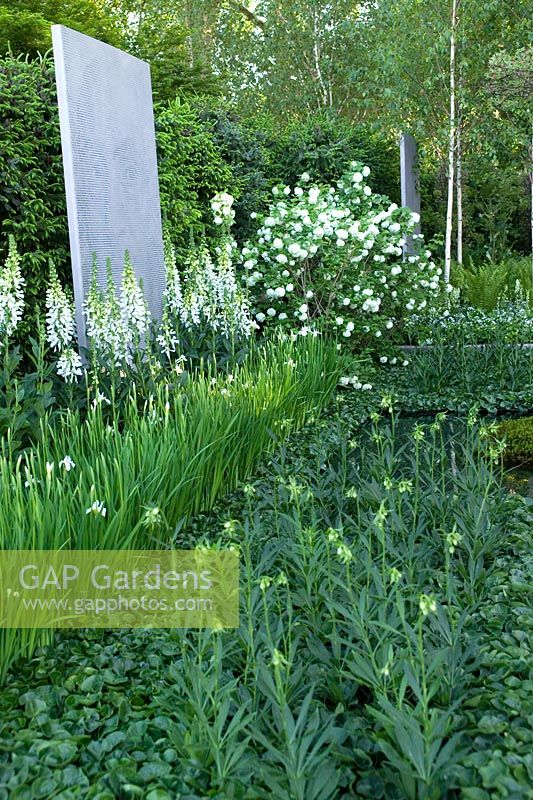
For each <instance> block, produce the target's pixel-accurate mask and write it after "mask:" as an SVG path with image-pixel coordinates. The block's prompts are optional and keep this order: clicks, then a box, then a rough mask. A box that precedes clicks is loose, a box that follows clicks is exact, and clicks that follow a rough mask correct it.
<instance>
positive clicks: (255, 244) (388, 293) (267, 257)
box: [240, 162, 441, 352]
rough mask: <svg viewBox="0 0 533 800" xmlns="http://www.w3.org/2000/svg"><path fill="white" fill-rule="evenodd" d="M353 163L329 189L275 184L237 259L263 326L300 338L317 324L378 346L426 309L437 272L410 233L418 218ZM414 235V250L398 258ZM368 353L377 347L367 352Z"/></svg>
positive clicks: (343, 336) (305, 181)
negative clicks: (377, 191)
mask: <svg viewBox="0 0 533 800" xmlns="http://www.w3.org/2000/svg"><path fill="white" fill-rule="evenodd" d="M369 174H370V170H369V168H368V167H365V166H363V165H361V164H359V163H357V162H353V163H352V164H351V170H350V172H349V173H347V174H346V175H344V177H343V178H341V180H339V181H338V182H337V184H336V186H318V185H310V184H309V182H308V181H309V176H308V175H304V176H302V180H301V183H302V184H303V185H301V186H295V187H294V188H291V187H289V186H277V187H274V189H273V190H272V191H273V195H274V200H273V202H272V205H271V206H270V208H269V210H268V213H267V214H265V215H264V216H262V217H261V218H258V229H257V234H256V236H255V238H254V239H253V240H252V241H249V242H247V243H246V245H245V246H244V247H243V248H242V250H241V252H240V264H241V266H242V272H243V280H244V283H245V285H246V286H247V287H248V289H249V291H250V293H251V298H252V300H251V302H252V311H253V313H254V316H255V319H256V320H257V322H258V323H260V325H261V326H264V327H268V326H272V325H282V326H283V327H285V328H286V329H288V330H289V331H291V332H292V333H293V335H296V334H300V335H306V334H307V333H309V332H310V331H313V330H314V328H315V327H316V326H317V325H318V326H319V327H320V329H321V330H329V331H333V332H335V333H336V334H337V335H338V336H339V337H340V339H341V341H346V342H354V340H357V345H358V346H368V345H371V346H372V345H377V346H378V352H379V350H383V349H384V345H383V344H382V342H383V340H385V339H388V338H390V336H391V332H393V331H394V330H395V329H397V328H398V326H399V325H400V324H401V323H402V322H403V320H404V319H405V318H406V317H407V316H409V315H410V314H411V313H413V312H418V311H421V310H422V309H424V308H425V307H426V306H428V305H429V304H431V303H432V301H433V298H434V297H436V296H437V294H438V292H439V276H440V274H441V270H440V269H439V268H438V267H437V266H436V264H435V263H434V262H433V261H432V259H431V254H430V252H429V251H428V250H423V248H422V238H423V237H422V236H421V235H417V234H414V233H413V229H414V227H415V225H416V223H417V222H418V216H417V215H415V214H412V213H411V211H410V210H409V209H406V208H399V207H398V206H397V205H396V204H395V203H390V201H389V200H388V199H387V198H386V197H384V196H382V195H373V193H372V190H371V188H370V186H369V185H368V184H367V183H366V181H365V179H366V178H368V176H369ZM410 235H412V237H413V240H414V247H415V249H416V252H415V253H414V254H413V255H410V256H408V258H407V259H405V260H403V246H404V244H405V242H406V238H407V237H408V236H410ZM373 349H374V348H373Z"/></svg>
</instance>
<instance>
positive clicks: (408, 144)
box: [400, 133, 420, 253]
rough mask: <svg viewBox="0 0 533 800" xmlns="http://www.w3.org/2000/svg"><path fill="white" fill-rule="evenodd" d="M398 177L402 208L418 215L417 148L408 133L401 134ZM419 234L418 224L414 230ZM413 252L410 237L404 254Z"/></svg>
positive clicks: (418, 175) (418, 177)
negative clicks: (404, 207)
mask: <svg viewBox="0 0 533 800" xmlns="http://www.w3.org/2000/svg"><path fill="white" fill-rule="evenodd" d="M400 176H401V190H402V206H406V207H407V208H410V209H411V211H416V212H417V214H420V174H419V169H418V148H417V145H416V141H415V139H414V137H413V136H411V134H410V133H403V134H402V137H401V139H400ZM414 233H420V224H418V225H417V226H416V228H415V230H414ZM412 250H413V241H412V239H411V237H409V240H408V242H407V244H406V245H405V248H404V252H406V253H409V252H412Z"/></svg>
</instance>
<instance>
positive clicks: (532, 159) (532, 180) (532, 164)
mask: <svg viewBox="0 0 533 800" xmlns="http://www.w3.org/2000/svg"><path fill="white" fill-rule="evenodd" d="M529 187H530V190H531V217H530V220H529V222H530V226H531V293H532V296H533V129H532V131H531V147H530V150H529Z"/></svg>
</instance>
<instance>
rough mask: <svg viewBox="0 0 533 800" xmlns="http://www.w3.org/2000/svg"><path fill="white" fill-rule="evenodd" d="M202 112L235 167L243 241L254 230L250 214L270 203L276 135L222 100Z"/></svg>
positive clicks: (237, 227) (237, 225)
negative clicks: (227, 106)
mask: <svg viewBox="0 0 533 800" xmlns="http://www.w3.org/2000/svg"><path fill="white" fill-rule="evenodd" d="M199 113H200V118H201V119H202V120H203V122H204V124H205V125H206V126H208V128H209V130H210V131H211V133H212V136H213V137H214V139H215V141H216V143H217V146H218V148H219V150H220V152H221V153H222V157H223V158H224V161H225V162H226V163H227V165H228V166H229V169H230V170H231V174H232V182H233V186H234V189H235V194H237V195H238V196H237V201H236V203H235V222H234V225H233V235H234V236H235V238H236V239H237V241H238V242H239V243H242V242H244V241H245V240H246V239H247V238H248V237H249V236H250V235H251V234H252V232H253V230H254V223H253V220H252V219H251V218H250V214H252V213H253V212H254V211H255V212H257V211H258V210H260V209H261V208H263V207H265V206H266V204H267V202H268V200H269V197H270V189H271V187H272V185H273V183H275V180H276V176H275V166H274V165H272V163H271V162H272V153H271V150H272V146H273V139H272V137H270V136H269V135H268V134H267V133H265V132H264V131H262V130H260V129H259V128H258V126H257V124H255V125H254V124H252V123H251V122H250V121H248V122H247V121H243V120H241V119H239V117H238V116H237V115H236V114H235V113H234V112H232V111H231V110H228V109H227V108H224V107H223V106H222V105H220V104H215V103H210V104H209V106H206V107H204V108H202V109H200V111H199Z"/></svg>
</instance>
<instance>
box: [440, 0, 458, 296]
mask: <svg viewBox="0 0 533 800" xmlns="http://www.w3.org/2000/svg"><path fill="white" fill-rule="evenodd" d="M458 4H459V0H452V18H451V32H450V116H449V131H450V135H449V143H448V207H447V211H446V237H445V242H444V281H445V283H446V285H448V284H449V283H450V271H451V265H452V233H453V194H454V191H453V190H454V182H455V181H454V177H455V175H454V172H455V169H454V167H455V135H456V123H455V45H456V30H457V7H458Z"/></svg>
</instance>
